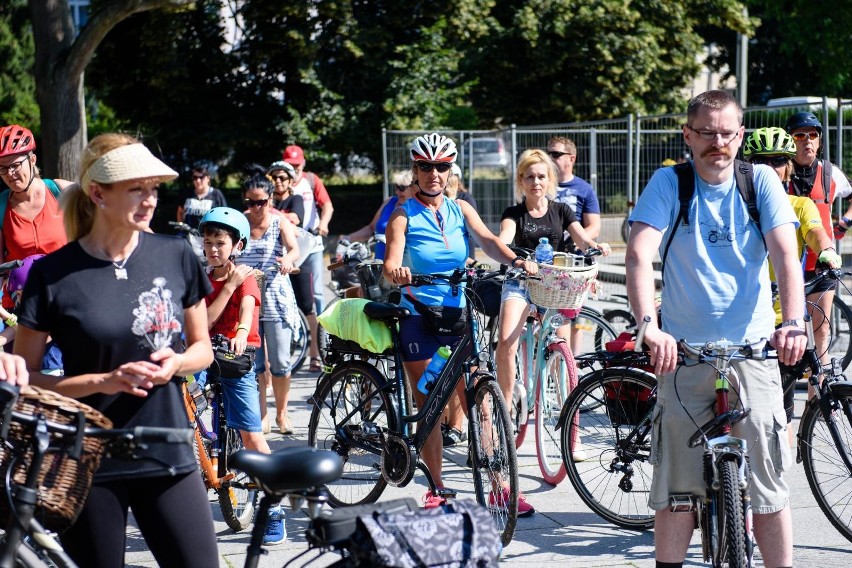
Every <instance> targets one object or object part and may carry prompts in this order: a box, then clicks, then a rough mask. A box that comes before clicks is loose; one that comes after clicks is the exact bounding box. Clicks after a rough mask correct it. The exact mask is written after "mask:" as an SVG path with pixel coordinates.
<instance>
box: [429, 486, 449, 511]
mask: <svg viewBox="0 0 852 568" xmlns="http://www.w3.org/2000/svg"><path fill="white" fill-rule="evenodd" d="M446 504H447V500H446V499H445V498H443V497H441V496H440V495H435V494H433V493H432V490H431V489H430V490H429V491H427V492H426V495H424V496H423V508H424V509H437V508H438V507H440V506H441V505H446Z"/></svg>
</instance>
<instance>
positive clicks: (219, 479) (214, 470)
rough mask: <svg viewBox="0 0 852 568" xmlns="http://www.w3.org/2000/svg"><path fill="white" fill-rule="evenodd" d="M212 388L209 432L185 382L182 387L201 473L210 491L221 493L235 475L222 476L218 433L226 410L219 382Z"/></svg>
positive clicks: (226, 474)
mask: <svg viewBox="0 0 852 568" xmlns="http://www.w3.org/2000/svg"><path fill="white" fill-rule="evenodd" d="M211 388H212V389H214V395H213V397H212V401H211V403H210V409H211V410H210V411H211V413H212V414H211V416H212V418H213V420H212V422H213V424H212V426H211V428H210V430H207V427H206V426H205V425H204V422H203V421H202V420H201V417H200V416H198V413H197V411H196V407H195V400H193V398H192V395H190V394H189V390H188V389H187V388H186V383H185V382H184V384H183V385H182V387H181V389H182V391H183V403H184V406H185V407H186V413H187V416H188V417H189V420H190V424H192V426H193V437H194V439H195V444H196V447H197V448H198V451H197V456H198V461H199V465H200V467H201V472H202V473H203V474H204V483H205V485H206V486H207V488H208V489H213V490H214V491H219V489H220V488H221V487H222V485H223V484H224V483H226V482H228V481H230V480H231V479H233V477H234V474H232V473H227V472H225V474H224V475H222V473H221V472H220V471H219V452H220V451H221V448H220V447H219V438H218V432H219V421H220V420H221V419H222V418H224V417H223V416H220V414H223V413H224V412H223V410H224V409H223V408H222V394H221V390H219V389H221V387H220V386H219V384H218V381H217V384H216V385H215V386H212V387H211ZM205 442H207V443H205ZM208 443H209V448H210V452H209V453H208V451H207V447H208Z"/></svg>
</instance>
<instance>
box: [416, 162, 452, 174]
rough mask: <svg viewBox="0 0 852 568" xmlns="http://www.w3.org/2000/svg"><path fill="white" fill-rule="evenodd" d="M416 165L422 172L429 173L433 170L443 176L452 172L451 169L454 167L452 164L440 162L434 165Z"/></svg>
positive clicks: (425, 163) (421, 163) (423, 163)
mask: <svg viewBox="0 0 852 568" xmlns="http://www.w3.org/2000/svg"><path fill="white" fill-rule="evenodd" d="M415 165H416V166H417V168H418V169H419V170H420V171H421V172H424V173H429V172H431V171H432V170H438V172H439V173H442V174H443V173H446V172H448V171H450V168H452V167H453V165H452V164H448V163H447V162H440V163H437V164H433V163H431V162H417V163H416V164H415Z"/></svg>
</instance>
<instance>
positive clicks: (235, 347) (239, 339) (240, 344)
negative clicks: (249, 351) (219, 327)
mask: <svg viewBox="0 0 852 568" xmlns="http://www.w3.org/2000/svg"><path fill="white" fill-rule="evenodd" d="M247 337H248V335H247V334H245V333H240V332H239V331H237V335H236V336H235V337H234V338H233V339H231V351H233V352H234V354H235V355H242V354H243V353H244V352H245V350H246V345H248V343H247V342H246V338H247Z"/></svg>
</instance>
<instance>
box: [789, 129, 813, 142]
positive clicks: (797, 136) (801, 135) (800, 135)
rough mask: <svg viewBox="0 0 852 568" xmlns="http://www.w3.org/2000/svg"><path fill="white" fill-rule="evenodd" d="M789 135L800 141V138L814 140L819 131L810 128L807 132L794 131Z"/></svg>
mask: <svg viewBox="0 0 852 568" xmlns="http://www.w3.org/2000/svg"><path fill="white" fill-rule="evenodd" d="M790 136H792V137H793V140H796V141H798V142H801V141H802V140H816V139H817V138H819V132H817V131H816V130H810V131H808V132H794V133H793V134H791V135H790Z"/></svg>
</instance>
